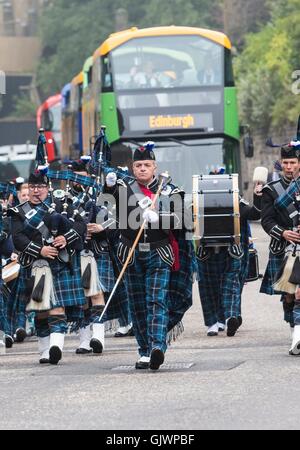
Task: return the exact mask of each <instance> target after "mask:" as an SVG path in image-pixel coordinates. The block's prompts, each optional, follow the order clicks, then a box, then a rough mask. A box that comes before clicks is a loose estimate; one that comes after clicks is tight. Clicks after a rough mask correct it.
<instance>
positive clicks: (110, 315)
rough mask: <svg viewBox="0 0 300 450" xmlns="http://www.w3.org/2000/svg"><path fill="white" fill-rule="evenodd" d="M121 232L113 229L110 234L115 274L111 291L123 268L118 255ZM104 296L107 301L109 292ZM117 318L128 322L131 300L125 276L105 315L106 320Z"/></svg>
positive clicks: (111, 258) (111, 256)
mask: <svg viewBox="0 0 300 450" xmlns="http://www.w3.org/2000/svg"><path fill="white" fill-rule="evenodd" d="M119 234H120V233H119V232H118V231H112V232H110V235H109V248H110V251H109V256H110V262H111V265H112V269H113V274H114V282H113V286H112V287H111V289H110V291H109V292H111V291H112V289H113V287H114V284H115V282H116V281H117V278H118V276H119V273H120V272H121V270H122V265H121V263H120V262H119V260H118V257H117V251H118V246H119V242H120V237H119ZM104 298H105V301H107V300H108V298H109V294H108V293H105V294H104ZM115 319H121V320H122V322H123V323H127V324H128V320H129V300H128V293H127V289H126V286H125V283H124V277H123V279H122V280H121V282H120V284H119V286H118V287H117V289H116V292H115V294H114V296H113V298H112V300H111V302H110V304H109V307H108V308H107V311H106V313H105V316H104V320H105V321H108V320H115Z"/></svg>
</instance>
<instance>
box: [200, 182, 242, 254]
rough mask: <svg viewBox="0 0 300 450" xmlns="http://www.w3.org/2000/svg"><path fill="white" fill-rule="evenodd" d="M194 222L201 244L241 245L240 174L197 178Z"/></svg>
mask: <svg viewBox="0 0 300 450" xmlns="http://www.w3.org/2000/svg"><path fill="white" fill-rule="evenodd" d="M193 220H194V230H195V236H194V240H195V241H196V244H197V245H200V244H205V245H206V246H211V247H212V246H213V247H216V246H229V245H231V244H233V243H235V244H240V237H241V231H240V228H241V227H240V206H239V186H238V175H237V174H234V175H194V176H193Z"/></svg>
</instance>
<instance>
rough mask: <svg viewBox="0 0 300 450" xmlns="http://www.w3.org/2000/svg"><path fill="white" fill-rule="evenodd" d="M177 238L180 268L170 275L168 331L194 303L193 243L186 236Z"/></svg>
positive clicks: (194, 256)
mask: <svg viewBox="0 0 300 450" xmlns="http://www.w3.org/2000/svg"><path fill="white" fill-rule="evenodd" d="M176 240H177V242H178V245H179V261H180V269H179V271H177V272H171V277H170V283H169V291H168V308H169V323H168V331H170V330H171V329H172V328H174V326H175V325H177V324H178V322H180V321H181V320H182V318H183V316H184V314H185V313H186V311H187V310H188V309H189V308H190V307H191V306H192V304H193V299H192V294H193V278H194V271H195V267H196V264H197V263H196V255H195V252H194V247H193V243H192V242H191V241H186V240H185V238H184V236H176Z"/></svg>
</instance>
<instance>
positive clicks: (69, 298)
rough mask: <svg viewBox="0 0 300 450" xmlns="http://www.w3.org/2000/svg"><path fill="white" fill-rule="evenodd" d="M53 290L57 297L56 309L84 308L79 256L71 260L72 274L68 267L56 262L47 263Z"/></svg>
mask: <svg viewBox="0 0 300 450" xmlns="http://www.w3.org/2000/svg"><path fill="white" fill-rule="evenodd" d="M49 265H50V268H51V272H52V277H53V285H54V290H55V293H56V297H57V303H56V304H55V307H56V308H66V307H69V306H84V305H85V303H86V298H85V295H84V290H83V287H82V281H81V265H80V254H79V253H76V254H75V256H74V257H73V258H72V273H71V271H70V269H69V267H68V266H66V265H65V264H62V263H61V262H60V261H58V260H54V261H50V262H49Z"/></svg>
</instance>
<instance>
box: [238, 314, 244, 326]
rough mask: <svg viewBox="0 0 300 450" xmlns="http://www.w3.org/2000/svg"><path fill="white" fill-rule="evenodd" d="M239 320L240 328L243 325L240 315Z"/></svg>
mask: <svg viewBox="0 0 300 450" xmlns="http://www.w3.org/2000/svg"><path fill="white" fill-rule="evenodd" d="M237 320H238V322H239V328H240V327H241V326H242V324H243V319H242V316H238V318H237Z"/></svg>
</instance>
